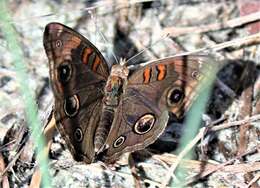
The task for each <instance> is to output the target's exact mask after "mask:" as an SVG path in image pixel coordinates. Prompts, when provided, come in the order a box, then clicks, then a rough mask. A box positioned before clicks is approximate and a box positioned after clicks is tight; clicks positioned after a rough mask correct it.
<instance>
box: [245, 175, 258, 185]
mask: <svg viewBox="0 0 260 188" xmlns="http://www.w3.org/2000/svg"><path fill="white" fill-rule="evenodd" d="M259 179H260V174H257V175H256V176H255V177H254V178H253V179H252V180H251V181H250V182H249V184H248V185H247V187H246V188H249V187H251V185H253V184H254V183H255V182H257V181H258V180H259Z"/></svg>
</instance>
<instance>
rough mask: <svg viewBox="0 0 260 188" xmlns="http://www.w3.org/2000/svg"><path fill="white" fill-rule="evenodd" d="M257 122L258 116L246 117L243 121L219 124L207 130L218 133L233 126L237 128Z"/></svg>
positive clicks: (259, 118)
mask: <svg viewBox="0 0 260 188" xmlns="http://www.w3.org/2000/svg"><path fill="white" fill-rule="evenodd" d="M258 120H260V114H258V115H254V116H251V117H247V118H245V119H243V120H239V121H233V122H228V123H223V124H220V125H214V126H212V127H210V128H209V129H210V130H211V131H219V130H222V129H226V128H230V127H233V126H239V125H243V124H246V123H252V122H255V121H258Z"/></svg>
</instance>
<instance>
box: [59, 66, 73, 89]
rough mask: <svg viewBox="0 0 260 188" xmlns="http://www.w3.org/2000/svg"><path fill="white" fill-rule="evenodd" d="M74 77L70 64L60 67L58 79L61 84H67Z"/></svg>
mask: <svg viewBox="0 0 260 188" xmlns="http://www.w3.org/2000/svg"><path fill="white" fill-rule="evenodd" d="M71 75H72V69H71V65H70V64H69V63H68V62H64V63H62V64H61V65H60V66H59V67H58V79H59V81H60V82H61V83H63V84H64V83H66V82H68V81H69V79H70V78H71Z"/></svg>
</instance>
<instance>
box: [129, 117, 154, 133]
mask: <svg viewBox="0 0 260 188" xmlns="http://www.w3.org/2000/svg"><path fill="white" fill-rule="evenodd" d="M154 123H155V116H154V115H152V114H146V115H144V116H142V117H141V118H139V119H138V120H137V122H136V123H135V125H134V132H135V133H137V134H145V133H147V132H149V131H150V130H151V129H152V128H153V125H154Z"/></svg>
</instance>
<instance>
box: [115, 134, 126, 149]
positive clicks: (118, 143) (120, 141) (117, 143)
mask: <svg viewBox="0 0 260 188" xmlns="http://www.w3.org/2000/svg"><path fill="white" fill-rule="evenodd" d="M124 142H125V136H122V135H121V136H119V137H118V138H117V139H116V140H115V141H114V144H113V146H114V148H118V147H119V146H121V145H122V144H123V143H124Z"/></svg>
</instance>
